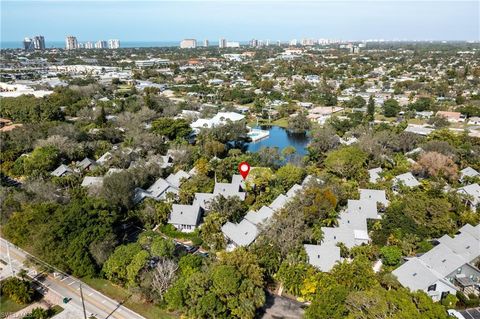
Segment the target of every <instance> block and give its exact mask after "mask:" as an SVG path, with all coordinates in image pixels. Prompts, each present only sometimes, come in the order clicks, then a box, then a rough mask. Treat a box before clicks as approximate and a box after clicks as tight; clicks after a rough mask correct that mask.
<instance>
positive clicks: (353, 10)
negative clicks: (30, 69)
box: [0, 0, 480, 42]
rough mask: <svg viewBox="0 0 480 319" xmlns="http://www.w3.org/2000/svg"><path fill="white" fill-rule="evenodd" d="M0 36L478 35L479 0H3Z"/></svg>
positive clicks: (275, 37)
mask: <svg viewBox="0 0 480 319" xmlns="http://www.w3.org/2000/svg"><path fill="white" fill-rule="evenodd" d="M0 6H1V7H0V9H1V10H0V11H1V33H0V34H1V40H2V41H21V40H22V39H23V38H24V37H26V36H34V35H43V36H45V38H46V40H47V42H48V41H63V40H64V39H65V36H67V35H75V36H77V38H78V40H79V41H80V42H82V41H96V40H100V39H116V38H118V39H120V40H121V41H178V40H181V39H184V38H196V39H197V40H203V39H210V40H211V41H217V40H218V39H219V38H227V39H228V40H232V41H233V40H236V41H245V40H250V39H252V38H256V39H263V40H267V39H269V40H272V41H276V40H282V41H286V40H291V39H302V38H315V39H319V38H326V39H340V40H366V39H385V40H479V39H480V35H479V34H480V1H478V0H475V1H447V0H437V1H433V0H430V1H412V0H401V1H393V0H383V1H382V0H373V1H363V0H351V1H323V0H318V1H314V0H311V1H286V0H281V1H274V0H267V1H253V0H248V1H234V0H224V1H201V0H194V1H183V0H177V1H152V0H151V1H127V0H122V1H114V0H109V1H93V0H88V1H85V0H84V1H73V0H63V1H56V0H37V1H25V0H0Z"/></svg>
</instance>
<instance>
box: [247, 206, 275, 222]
mask: <svg viewBox="0 0 480 319" xmlns="http://www.w3.org/2000/svg"><path fill="white" fill-rule="evenodd" d="M273 213H274V211H273V209H271V208H270V207H268V206H263V207H262V208H260V209H259V210H258V211H256V212H255V211H250V212H248V213H247V215H245V219H246V220H248V221H249V222H251V223H252V224H254V225H259V224H263V223H265V222H266V221H268V220H269V219H270V218H271V217H272V216H273Z"/></svg>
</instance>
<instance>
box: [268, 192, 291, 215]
mask: <svg viewBox="0 0 480 319" xmlns="http://www.w3.org/2000/svg"><path fill="white" fill-rule="evenodd" d="M287 202H288V197H287V196H285V195H283V194H280V195H278V196H277V198H275V200H274V201H273V202H272V203H271V204H270V208H271V209H273V210H275V211H276V210H280V209H282V208H283V207H284V206H285V205H286V204H287Z"/></svg>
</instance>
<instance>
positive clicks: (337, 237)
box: [321, 227, 355, 248]
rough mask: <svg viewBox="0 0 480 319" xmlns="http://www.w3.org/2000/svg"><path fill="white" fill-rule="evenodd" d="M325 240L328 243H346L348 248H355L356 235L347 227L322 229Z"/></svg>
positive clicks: (324, 242) (323, 242) (323, 241)
mask: <svg viewBox="0 0 480 319" xmlns="http://www.w3.org/2000/svg"><path fill="white" fill-rule="evenodd" d="M321 229H322V232H323V240H322V244H326V243H334V244H337V243H344V244H345V246H347V247H348V248H352V247H354V246H355V234H354V233H353V231H352V230H351V229H350V228H346V227H322V228H321Z"/></svg>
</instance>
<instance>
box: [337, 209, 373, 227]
mask: <svg viewBox="0 0 480 319" xmlns="http://www.w3.org/2000/svg"><path fill="white" fill-rule="evenodd" d="M338 225H339V227H346V228H349V229H352V230H365V231H366V230H367V218H366V216H365V214H361V213H358V214H357V213H349V212H348V211H343V212H341V213H340V216H339V219H338Z"/></svg>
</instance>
